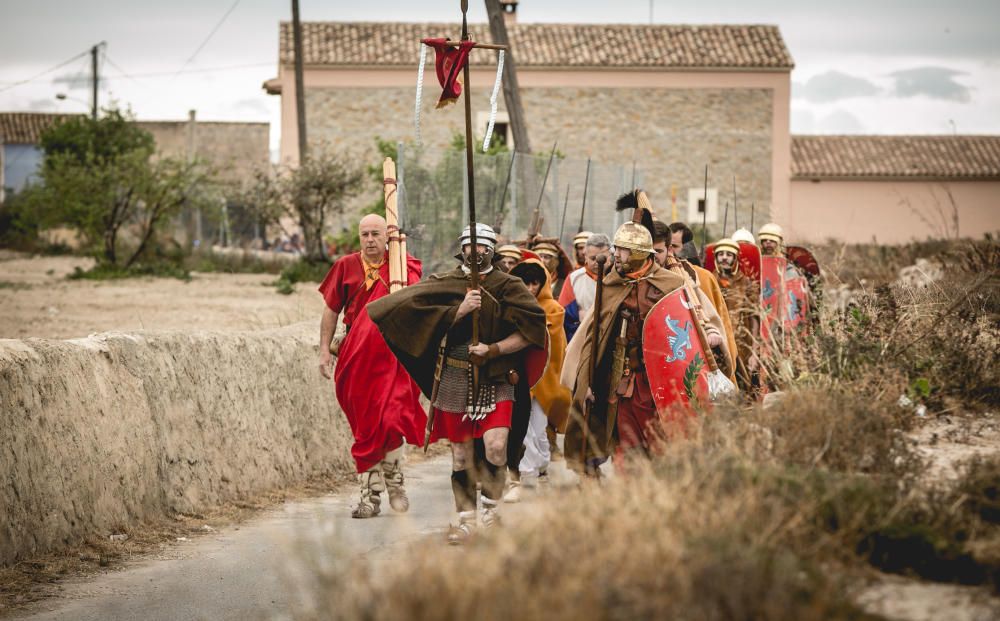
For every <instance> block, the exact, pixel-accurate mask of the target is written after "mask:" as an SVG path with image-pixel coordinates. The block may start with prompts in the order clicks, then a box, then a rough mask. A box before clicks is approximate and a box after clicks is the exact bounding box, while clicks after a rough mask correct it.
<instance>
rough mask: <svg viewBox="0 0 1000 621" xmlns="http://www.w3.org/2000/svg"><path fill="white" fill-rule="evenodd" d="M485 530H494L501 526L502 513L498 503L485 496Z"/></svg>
mask: <svg viewBox="0 0 1000 621" xmlns="http://www.w3.org/2000/svg"><path fill="white" fill-rule="evenodd" d="M482 520H483V528H492V527H494V526H499V525H500V513H499V507H498V505H497V501H495V500H493V499H492V498H487V497H486V496H483V516H482Z"/></svg>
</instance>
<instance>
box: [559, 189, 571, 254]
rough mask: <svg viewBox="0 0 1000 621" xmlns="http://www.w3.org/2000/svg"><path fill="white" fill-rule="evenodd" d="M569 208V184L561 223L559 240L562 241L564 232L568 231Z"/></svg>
mask: <svg viewBox="0 0 1000 621" xmlns="http://www.w3.org/2000/svg"><path fill="white" fill-rule="evenodd" d="M567 207H569V184H568V183H567V184H566V198H565V199H564V200H563V213H562V220H561V221H560V222H559V239H560V240H562V236H563V231H565V230H566V208H567Z"/></svg>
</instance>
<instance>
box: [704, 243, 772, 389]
mask: <svg viewBox="0 0 1000 621" xmlns="http://www.w3.org/2000/svg"><path fill="white" fill-rule="evenodd" d="M754 248H755V247H751V248H750V249H751V250H753V249H754ZM711 252H712V258H713V259H714V274H715V276H716V279H717V280H718V282H719V285H720V287H721V288H722V295H723V297H724V298H725V300H726V307H727V308H728V310H729V318H730V324H731V325H732V326H733V330H734V332H735V336H736V351H737V361H736V379H737V382H738V383H739V386H740V388H741V389H743V390H744V391H745V392H747V393H752V392H754V391H756V390H758V389H759V388H760V381H759V374H758V370H759V367H760V360H759V359H758V357H757V354H756V353H755V351H756V348H757V339H758V337H759V335H760V302H759V300H760V286H759V285H758V283H757V281H756V280H755V279H754V278H753V277H752V276H749V275H748V274H746V270H744V269H742V267H741V265H740V255H741V248H740V244H739V243H737V242H735V241H733V240H732V239H729V238H725V239H720V240H719V241H717V242H715V244H714V245H713V246H712V247H711Z"/></svg>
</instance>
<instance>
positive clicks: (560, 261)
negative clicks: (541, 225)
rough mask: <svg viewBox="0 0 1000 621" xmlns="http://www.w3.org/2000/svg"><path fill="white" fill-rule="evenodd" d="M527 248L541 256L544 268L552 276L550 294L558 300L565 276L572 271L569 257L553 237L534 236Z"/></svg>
mask: <svg viewBox="0 0 1000 621" xmlns="http://www.w3.org/2000/svg"><path fill="white" fill-rule="evenodd" d="M529 249H530V250H531V251H532V252H534V253H535V254H537V255H538V256H539V257H541V259H542V263H543V264H544V265H545V269H547V270H548V271H549V275H550V276H552V295H553V297H555V298H556V299H557V300H558V299H559V294H560V293H561V292H562V288H563V283H564V282H566V277H567V276H569V274H570V272H572V271H573V266H572V264H571V263H570V262H569V257H567V256H566V253H565V252H563V249H562V248H561V247H560V246H559V242H558V241H556V240H555V239H546V238H542V237H536V238H535V239H534V241H533V242H532V243H531V245H530V246H529Z"/></svg>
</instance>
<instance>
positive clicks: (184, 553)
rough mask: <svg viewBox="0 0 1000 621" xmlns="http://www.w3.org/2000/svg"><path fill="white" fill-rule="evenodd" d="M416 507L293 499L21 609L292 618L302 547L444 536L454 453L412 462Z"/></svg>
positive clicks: (369, 552)
mask: <svg viewBox="0 0 1000 621" xmlns="http://www.w3.org/2000/svg"><path fill="white" fill-rule="evenodd" d="M407 472H408V479H407V488H408V490H409V494H410V500H411V509H410V511H409V512H408V513H406V514H394V513H392V511H391V510H388V511H387V513H386V514H383V515H382V516H379V517H378V518H376V519H371V520H354V519H351V517H350V507H351V506H352V504H353V503H354V502H355V491H354V490H353V489H349V490H345V491H343V492H339V493H336V494H332V495H330V496H326V497H323V498H316V499H311V500H305V501H301V502H294V503H289V504H286V505H285V506H284V507H282V508H279V509H275V510H271V511H267V512H265V513H263V514H261V515H260V516H258V517H256V518H254V519H252V520H250V521H249V522H246V523H244V524H242V525H241V526H239V527H232V528H227V529H223V530H220V531H219V532H217V533H215V534H213V535H210V536H206V537H202V538H199V539H196V540H192V541H189V542H182V543H179V544H178V545H177V546H175V547H174V546H172V547H171V548H170V549H169V550H168V552H167V553H165V554H163V555H161V556H159V557H157V558H150V559H146V560H143V561H139V562H136V563H134V564H133V565H132V566H130V567H128V568H126V569H125V570H123V571H114V572H109V573H106V574H103V575H101V576H99V577H97V578H92V577H91V578H79V579H73V580H69V581H67V582H65V583H63V584H62V585H61V594H60V595H59V596H58V597H55V598H52V599H48V600H46V601H44V602H42V603H40V604H38V605H37V606H35V607H34V609H33V610H31V611H28V612H23V613H20V614H16V615H13V616H12V617H11V618H14V619H31V620H33V621H43V620H45V621H57V620H59V621H61V620H67V621H68V620H73V621H91V620H92V621H98V620H101V621H106V620H118V619H121V620H125V619H143V621H157V620H160V619H162V620H164V621H167V620H170V621H174V620H181V619H212V620H225V619H233V620H239V621H247V620H249V619H258V618H276V617H277V618H282V617H286V618H287V616H288V615H289V613H290V611H289V606H290V602H291V601H292V600H293V598H294V587H293V586H292V585H293V584H294V583H295V582H296V580H295V574H296V572H297V571H302V568H301V567H297V566H295V565H294V564H293V563H292V562H291V559H293V558H295V557H296V556H298V555H296V554H294V551H295V550H296V547H297V546H302V545H309V542H310V541H315V540H318V539H328V538H331V537H339V538H340V541H341V542H342V543H343V546H344V547H343V550H344V552H345V553H346V554H350V555H356V556H357V557H362V558H374V559H377V560H388V559H392V558H393V557H394V555H395V554H398V553H399V552H400V551H402V550H403V549H404V548H405V546H406V544H407V543H408V542H412V541H414V540H416V539H418V538H420V537H424V536H427V535H430V534H440V533H442V532H443V530H444V528H445V527H446V526H447V524H448V520H449V519H451V518H452V512H453V511H454V508H453V506H452V495H451V485H450V483H449V481H450V479H449V477H448V473H449V472H450V457H447V456H441V457H436V458H434V459H430V460H427V461H425V462H421V463H417V464H414V465H413V466H412V467H409V468H408V469H407Z"/></svg>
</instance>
